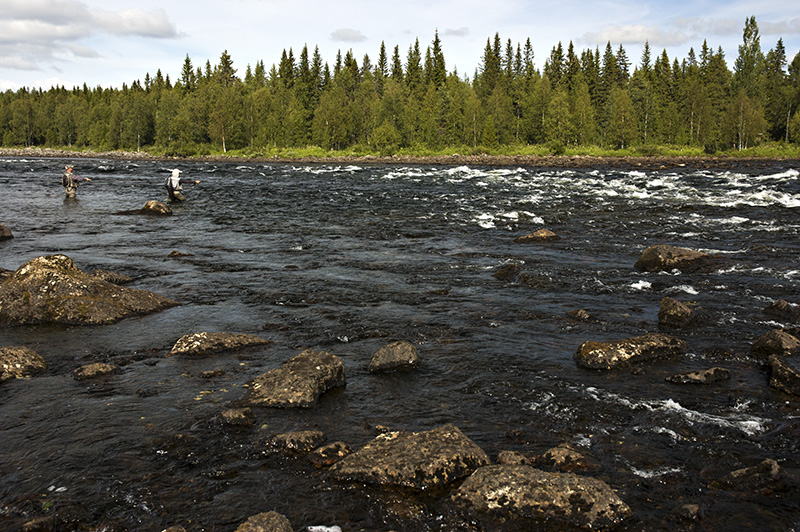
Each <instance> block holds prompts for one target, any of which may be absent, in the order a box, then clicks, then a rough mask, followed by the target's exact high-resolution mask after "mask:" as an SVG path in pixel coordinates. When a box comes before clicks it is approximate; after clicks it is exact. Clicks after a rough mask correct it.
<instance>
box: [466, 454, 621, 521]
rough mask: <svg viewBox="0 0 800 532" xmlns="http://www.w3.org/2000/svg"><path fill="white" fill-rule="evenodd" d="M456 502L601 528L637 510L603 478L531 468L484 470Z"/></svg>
mask: <svg viewBox="0 0 800 532" xmlns="http://www.w3.org/2000/svg"><path fill="white" fill-rule="evenodd" d="M453 500H454V501H456V502H460V503H467V504H468V505H469V506H470V507H471V508H472V509H474V510H477V511H479V512H487V513H493V514H499V515H500V516H502V517H523V518H528V519H533V520H536V521H540V522H549V523H553V524H563V525H564V526H565V527H567V528H571V527H580V528H587V529H599V528H606V527H610V526H613V525H616V524H618V523H620V522H621V521H623V520H624V519H625V518H627V517H628V516H630V515H631V513H632V512H631V509H630V508H629V507H628V505H627V504H625V502H623V501H622V499H620V498H619V496H617V494H616V493H614V491H613V490H612V489H611V488H610V487H609V486H608V485H607V484H606V483H605V482H602V481H600V480H597V479H594V478H591V477H584V476H580V475H575V474H573V473H548V472H545V471H540V470H538V469H535V468H533V467H530V466H527V465H496V466H488V467H482V468H480V469H478V470H477V471H476V472H475V473H473V474H472V476H470V477H469V478H468V479H467V480H465V481H464V483H463V484H462V485H461V487H460V488H459V489H458V491H457V492H456V493H455V495H453Z"/></svg>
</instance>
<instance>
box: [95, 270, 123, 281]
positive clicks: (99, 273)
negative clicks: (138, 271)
mask: <svg viewBox="0 0 800 532" xmlns="http://www.w3.org/2000/svg"><path fill="white" fill-rule="evenodd" d="M91 275H92V277H97V278H98V279H101V280H103V281H106V282H109V283H112V284H125V283H130V282H131V281H133V277H128V276H127V275H122V274H121V273H116V272H110V271H108V270H95V271H93V272H92V273H91Z"/></svg>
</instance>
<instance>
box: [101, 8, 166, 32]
mask: <svg viewBox="0 0 800 532" xmlns="http://www.w3.org/2000/svg"><path fill="white" fill-rule="evenodd" d="M92 20H93V22H94V23H95V24H96V26H97V27H98V28H99V29H102V30H103V31H105V32H107V33H110V34H112V35H136V36H140V37H156V38H160V39H164V38H172V37H177V36H178V33H177V31H176V30H175V26H174V25H173V24H172V22H170V20H169V17H168V16H167V13H166V12H165V11H164V10H163V9H156V10H154V11H151V12H149V13H148V12H145V11H142V10H141V9H126V10H124V11H102V10H97V11H94V12H92Z"/></svg>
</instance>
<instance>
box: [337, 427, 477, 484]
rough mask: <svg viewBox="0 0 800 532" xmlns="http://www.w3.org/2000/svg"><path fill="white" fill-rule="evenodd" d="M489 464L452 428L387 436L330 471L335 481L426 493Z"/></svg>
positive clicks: (396, 433)
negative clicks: (400, 487) (406, 488)
mask: <svg viewBox="0 0 800 532" xmlns="http://www.w3.org/2000/svg"><path fill="white" fill-rule="evenodd" d="M488 463H489V458H488V457H487V456H486V453H484V452H483V450H482V449H481V448H480V447H478V446H477V445H476V444H475V443H474V442H473V441H472V440H470V439H469V438H467V437H466V436H465V435H464V434H463V433H462V432H461V431H460V430H459V429H458V428H457V427H455V426H454V425H449V424H448V425H443V426H441V427H437V428H435V429H432V430H429V431H426V432H388V433H385V434H381V435H379V436H378V437H376V438H375V439H374V440H372V441H371V442H369V443H368V444H367V445H365V446H364V447H363V448H362V449H360V450H358V451H356V452H354V453H353V454H350V455H349V456H347V457H345V458H344V459H342V460H341V461H340V462H337V463H336V464H334V465H333V466H332V468H331V473H332V474H333V476H334V477H335V478H337V479H339V480H346V481H354V482H363V483H366V484H379V485H393V486H404V487H408V488H415V489H420V490H424V489H430V488H436V487H441V486H446V485H448V484H450V483H452V482H455V481H456V480H459V479H461V478H464V477H466V476H467V475H470V474H471V473H472V472H473V471H475V469H477V468H479V467H482V466H485V465H487V464H488Z"/></svg>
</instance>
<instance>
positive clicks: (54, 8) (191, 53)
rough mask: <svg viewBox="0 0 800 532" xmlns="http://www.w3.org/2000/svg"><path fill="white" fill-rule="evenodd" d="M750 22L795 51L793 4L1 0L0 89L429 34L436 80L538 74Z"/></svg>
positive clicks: (764, 40)
mask: <svg viewBox="0 0 800 532" xmlns="http://www.w3.org/2000/svg"><path fill="white" fill-rule="evenodd" d="M750 16H755V17H756V22H757V24H758V27H759V34H760V42H761V49H762V51H763V52H764V53H766V52H767V51H769V50H770V49H772V48H774V47H775V45H776V44H777V42H778V39H779V38H780V39H783V44H784V47H785V49H786V56H787V60H788V61H791V60H792V59H793V58H794V56H795V55H796V54H797V53H798V52H800V2H796V1H792V0H788V1H787V0H757V1H756V0H749V1H742V0H671V1H669V2H666V1H660V0H659V1H656V0H603V1H587V0H535V1H526V0H491V1H487V0H403V1H392V2H387V1H385V0H190V1H186V0H179V1H178V0H136V1H134V0H0V90H2V91H5V90H13V91H16V90H18V89H20V88H22V87H25V88H42V89H45V90H47V89H49V88H51V87H53V86H64V87H66V88H68V89H71V88H73V87H82V86H83V84H84V83H85V84H87V85H88V86H89V87H90V88H95V87H102V88H121V87H122V85H123V84H127V85H129V86H130V84H131V83H132V82H134V81H136V80H140V81H144V79H145V76H146V75H147V74H149V75H150V76H151V77H154V76H155V74H156V72H157V71H159V70H160V71H161V73H162V75H164V76H169V78H170V80H171V81H173V82H175V81H177V80H178V79H180V74H181V69H182V67H183V63H184V60H185V58H186V57H187V55H188V57H189V58H190V60H191V61H192V64H193V66H194V67H195V68H197V67H205V64H206V62H210V63H211V65H212V66H215V65H217V64H219V61H220V57H221V56H222V54H223V53H224V52H226V51H227V53H228V54H229V55H230V57H231V59H232V60H233V66H234V68H235V69H237V75H239V76H240V77H241V78H244V75H245V72H246V70H247V67H248V65H249V66H251V68H254V67H255V65H256V63H258V62H259V61H263V62H264V64H265V66H266V68H267V70H269V69H270V67H271V66H272V65H277V64H278V63H279V62H280V58H281V53H282V52H283V51H284V50H286V51H288V50H289V49H292V51H293V52H294V56H295V58H297V57H299V56H300V52H301V51H302V49H303V47H304V46H307V47H308V50H309V52H310V53H313V51H314V48H315V47H318V48H319V52H320V55H321V56H322V59H323V61H324V62H327V63H328V64H329V65H331V66H332V65H333V64H334V63H335V61H336V55H337V52H340V51H341V53H342V55H344V54H345V53H346V52H347V51H349V50H352V52H353V55H354V57H355V58H356V59H357V61H358V62H359V64H361V63H362V60H363V58H364V55H365V54H367V55H369V57H370V60H371V61H372V64H373V65H374V64H375V63H376V62H377V59H378V55H379V52H380V46H381V42H384V43H385V45H386V49H387V53H388V55H389V57H390V58H391V55H392V52H393V50H394V48H395V46H397V47H399V51H400V57H401V58H402V59H403V62H404V63H405V58H406V56H407V54H408V50H409V48H410V47H412V46H413V45H414V42H415V40H419V44H420V49H421V51H422V53H423V54H424V53H425V50H426V48H427V47H428V46H430V45H431V43H432V41H433V39H434V36H435V34H436V33H437V32H438V35H439V39H440V40H441V43H442V49H443V52H444V57H445V61H446V66H447V70H448V72H453V71H454V70H455V71H457V72H458V73H459V74H460V75H461V76H462V77H463V76H464V75H467V76H469V77H472V75H473V74H474V73H475V70H476V69H478V68H480V65H481V59H482V56H483V51H484V48H485V47H486V43H487V40H494V36H495V34H499V36H500V38H501V41H502V43H503V46H504V48H505V45H506V43H507V41H508V40H509V39H510V40H511V42H512V45H513V46H514V47H516V46H517V45H518V44H520V45H522V46H524V44H525V42H526V40H527V39H530V41H531V44H532V46H533V50H534V63H535V66H536V68H538V69H541V68H542V66H543V65H544V62H545V60H546V59H547V56H548V55H549V54H550V51H551V50H552V48H553V47H554V46H556V45H557V44H558V43H559V42H561V43H562V44H563V46H564V49H565V50H566V47H567V45H568V44H569V42H570V41H571V42H572V43H573V45H574V46H575V50H576V52H577V53H578V54H580V52H581V51H582V50H584V49H587V48H588V49H591V50H594V49H595V48H597V47H599V49H600V53H601V54H602V53H603V51H604V50H605V47H606V43H609V42H610V43H611V45H612V47H613V48H614V50H615V51H616V50H617V49H618V48H619V46H620V45H622V46H623V47H624V49H625V51H626V53H627V56H628V58H629V60H630V61H631V62H632V63H633V65H634V66H635V65H637V64H639V62H640V60H641V56H642V50H643V47H644V43H645V42H648V43H649V44H650V49H651V54H652V56H653V57H655V55H657V54H660V53H661V52H662V50H666V51H667V54H668V55H669V58H670V60H673V59H675V58H677V59H678V60H679V61H680V60H683V59H684V58H686V57H687V55H688V53H689V50H690V48H693V49H694V50H695V52H697V53H699V51H700V48H701V47H702V45H703V41H704V40H705V41H707V42H708V45H709V46H711V47H712V48H713V49H715V50H716V49H718V48H719V47H721V48H722V50H723V51H724V53H725V57H726V59H727V60H728V64H729V65H730V66H731V68H732V65H733V61H734V60H735V59H736V56H737V55H738V47H739V45H740V44H741V43H742V30H743V28H744V25H745V21H746V20H747V19H748V18H749V17H750Z"/></svg>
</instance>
